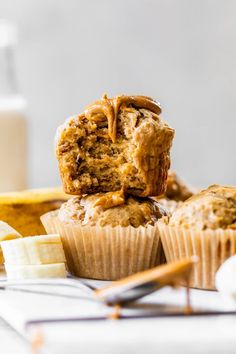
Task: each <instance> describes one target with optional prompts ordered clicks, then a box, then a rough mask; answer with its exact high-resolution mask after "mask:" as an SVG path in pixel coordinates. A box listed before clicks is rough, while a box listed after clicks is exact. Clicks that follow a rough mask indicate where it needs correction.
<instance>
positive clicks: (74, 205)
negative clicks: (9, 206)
mask: <svg viewBox="0 0 236 354" xmlns="http://www.w3.org/2000/svg"><path fill="white" fill-rule="evenodd" d="M165 215H167V212H166V210H165V209H164V208H163V207H162V206H161V205H160V204H158V203H156V202H154V201H152V200H151V199H148V198H146V199H141V198H134V197H128V198H127V199H125V198H124V196H123V195H122V193H121V192H114V193H105V194H95V195H90V196H85V197H83V198H79V197H75V198H72V199H70V200H69V201H68V202H66V203H64V204H63V205H62V206H61V208H60V209H59V210H58V211H55V212H50V213H47V214H45V215H43V216H42V217H41V220H42V223H43V225H44V227H45V229H46V231H47V232H48V233H52V232H53V233H59V234H60V235H61V238H62V242H63V247H64V250H65V254H66V258H67V264H68V269H69V271H70V272H71V273H72V274H73V275H76V276H80V277H85V278H93V279H102V280H117V279H120V278H122V277H125V276H128V275H131V274H134V273H136V272H139V271H142V270H145V269H149V268H152V267H154V266H156V265H158V264H160V263H161V262H162V260H163V251H162V246H161V242H160V237H159V233H158V229H157V220H158V219H159V218H160V217H163V216H165Z"/></svg>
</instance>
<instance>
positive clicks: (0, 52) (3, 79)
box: [0, 46, 17, 97]
mask: <svg viewBox="0 0 236 354" xmlns="http://www.w3.org/2000/svg"><path fill="white" fill-rule="evenodd" d="M15 94H17V85H16V77H15V67H14V46H5V47H0V96H2V97H5V96H6V97H7V96H11V95H15Z"/></svg>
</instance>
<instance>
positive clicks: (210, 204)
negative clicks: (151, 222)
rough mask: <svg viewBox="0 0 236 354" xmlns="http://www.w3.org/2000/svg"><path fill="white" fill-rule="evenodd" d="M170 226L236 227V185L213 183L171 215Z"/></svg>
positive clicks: (201, 228) (199, 227) (200, 228)
mask: <svg viewBox="0 0 236 354" xmlns="http://www.w3.org/2000/svg"><path fill="white" fill-rule="evenodd" d="M169 225H170V226H181V227H185V228H195V229H198V230H206V229H213V230H215V229H219V228H221V229H236V187H231V186H220V185H212V186H210V187H208V188H207V189H205V190H203V191H201V192H200V193H198V194H195V195H194V196H192V197H191V198H189V199H188V200H186V201H185V202H184V203H183V204H182V205H181V206H180V207H179V208H178V209H177V210H176V211H175V212H174V213H173V214H172V216H171V217H170V220H169Z"/></svg>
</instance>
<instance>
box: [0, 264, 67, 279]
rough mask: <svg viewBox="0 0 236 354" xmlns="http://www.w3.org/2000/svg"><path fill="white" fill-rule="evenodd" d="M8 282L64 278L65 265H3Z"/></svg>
mask: <svg viewBox="0 0 236 354" xmlns="http://www.w3.org/2000/svg"><path fill="white" fill-rule="evenodd" d="M5 270H6V273H7V279H8V280H20V279H36V278H65V277H66V274H67V273H66V267H65V263H54V264H40V265H38V264H37V265H16V264H14V265H12V264H6V263H5Z"/></svg>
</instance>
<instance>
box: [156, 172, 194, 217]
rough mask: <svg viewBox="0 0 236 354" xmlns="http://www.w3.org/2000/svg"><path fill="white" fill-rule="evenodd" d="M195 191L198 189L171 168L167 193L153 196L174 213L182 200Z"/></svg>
mask: <svg viewBox="0 0 236 354" xmlns="http://www.w3.org/2000/svg"><path fill="white" fill-rule="evenodd" d="M195 192H196V191H195V190H194V189H193V188H192V187H190V186H189V185H188V184H187V183H185V182H184V181H183V180H182V179H181V178H180V177H179V176H178V175H177V173H176V172H174V171H172V170H169V171H168V177H167V186H166V191H165V194H164V195H162V196H160V197H153V198H154V200H156V201H157V202H159V203H160V204H162V205H163V206H164V207H165V208H166V209H167V210H168V211H169V212H170V213H171V214H172V213H173V212H174V211H175V210H176V209H177V208H178V207H179V206H181V205H182V202H184V201H185V200H186V199H188V198H190V197H191V196H192V195H193V194H195Z"/></svg>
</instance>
